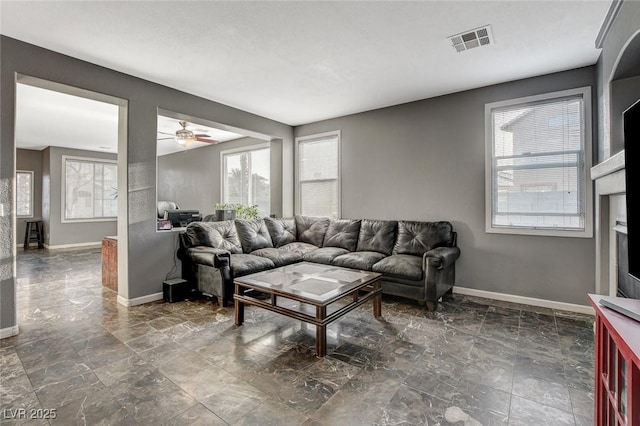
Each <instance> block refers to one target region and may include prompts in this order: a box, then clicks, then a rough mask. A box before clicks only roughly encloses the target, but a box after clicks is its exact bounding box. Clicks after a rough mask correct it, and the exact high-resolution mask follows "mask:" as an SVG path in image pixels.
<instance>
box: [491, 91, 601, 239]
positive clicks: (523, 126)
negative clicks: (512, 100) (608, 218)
mask: <svg viewBox="0 0 640 426" xmlns="http://www.w3.org/2000/svg"><path fill="white" fill-rule="evenodd" d="M584 117H585V99H584V95H583V94H582V93H576V94H572V95H569V96H561V97H551V98H548V99H540V100H536V101H532V102H526V103H518V104H512V105H507V106H500V107H494V108H491V109H490V114H489V121H490V123H489V125H490V134H491V147H490V149H491V158H490V163H491V164H490V165H489V164H488V166H490V167H491V173H490V176H491V177H490V178H491V182H490V198H489V201H490V203H491V211H490V228H491V229H493V230H496V229H500V228H503V229H516V230H517V229H526V230H532V231H536V230H547V231H563V232H564V231H578V232H580V231H582V232H584V231H585V230H586V228H587V215H586V209H587V208H591V207H590V206H588V205H587V202H586V200H587V197H586V194H587V185H586V180H587V179H586V171H587V167H588V164H587V161H586V155H585V147H586V124H585V120H584Z"/></svg>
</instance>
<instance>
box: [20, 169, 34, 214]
mask: <svg viewBox="0 0 640 426" xmlns="http://www.w3.org/2000/svg"><path fill="white" fill-rule="evenodd" d="M20 173H24V174H29V175H31V178H30V182H31V191H30V193H31V199H30V200H29V214H27V215H22V214H18V190H17V189H18V174H20ZM33 178H34V172H33V170H16V217H17V218H19V219H30V218H33V217H34V216H33V215H34V212H35V209H34V205H33V203H34V200H35V194H34V193H33V192H34V190H35V182H34V181H33Z"/></svg>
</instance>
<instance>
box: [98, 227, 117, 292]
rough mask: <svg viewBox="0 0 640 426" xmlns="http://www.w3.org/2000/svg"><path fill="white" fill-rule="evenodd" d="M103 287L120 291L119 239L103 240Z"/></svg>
mask: <svg viewBox="0 0 640 426" xmlns="http://www.w3.org/2000/svg"><path fill="white" fill-rule="evenodd" d="M102 285H103V286H104V287H107V288H110V289H111V290H114V291H118V237H115V236H114V237H104V238H103V239H102Z"/></svg>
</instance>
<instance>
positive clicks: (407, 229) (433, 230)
mask: <svg viewBox="0 0 640 426" xmlns="http://www.w3.org/2000/svg"><path fill="white" fill-rule="evenodd" d="M452 245H453V228H452V226H451V223H449V222H412V221H406V220H401V221H400V222H398V238H397V240H396V243H395V245H394V246H393V254H412V255H414V256H422V255H423V254H424V253H425V252H427V251H429V250H431V249H434V248H436V247H451V246H452Z"/></svg>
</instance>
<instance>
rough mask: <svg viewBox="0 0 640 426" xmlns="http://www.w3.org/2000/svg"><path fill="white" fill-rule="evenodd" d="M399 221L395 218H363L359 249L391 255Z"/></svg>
mask: <svg viewBox="0 0 640 426" xmlns="http://www.w3.org/2000/svg"><path fill="white" fill-rule="evenodd" d="M397 229H398V222H396V221H395V220H372V219H362V223H361V224H360V234H359V235H358V245H357V247H356V249H357V251H376V252H378V253H383V254H387V255H390V254H391V252H392V251H393V245H394V243H395V242H396V232H397Z"/></svg>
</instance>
